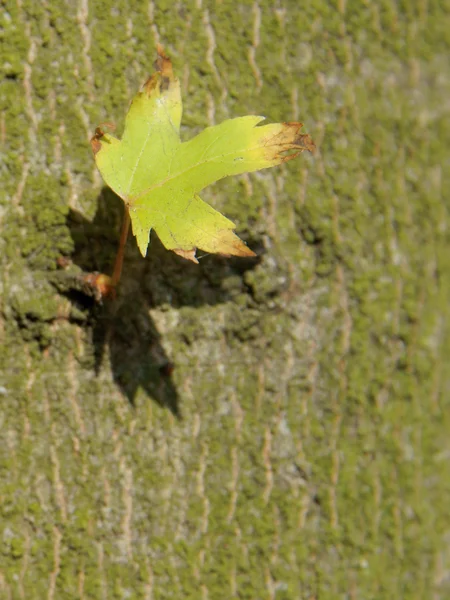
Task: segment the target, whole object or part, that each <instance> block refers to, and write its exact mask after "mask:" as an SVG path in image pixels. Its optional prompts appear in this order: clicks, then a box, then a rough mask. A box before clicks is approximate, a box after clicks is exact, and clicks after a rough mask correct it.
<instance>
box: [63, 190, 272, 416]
mask: <svg viewBox="0 0 450 600" xmlns="http://www.w3.org/2000/svg"><path fill="white" fill-rule="evenodd" d="M122 217H123V202H122V200H121V199H120V198H119V197H118V196H116V194H114V192H112V191H111V190H110V189H109V188H106V187H105V188H103V189H102V191H101V193H100V195H99V197H98V199H97V211H96V214H95V216H94V218H93V220H92V221H89V220H88V219H86V218H85V217H84V216H83V215H81V214H80V213H78V212H76V211H74V210H70V212H69V216H68V226H69V229H70V232H71V235H72V238H73V241H74V246H75V250H74V252H73V255H72V256H71V259H72V261H73V263H74V264H76V265H77V266H78V267H79V268H81V270H82V271H83V272H85V273H91V272H100V273H106V274H111V272H112V268H113V263H114V258H115V255H116V251H117V247H118V240H119V231H120V226H121V222H122ZM250 244H251V247H252V249H254V250H255V251H256V252H257V253H258V254H262V251H263V248H262V244H261V242H260V241H259V240H257V239H254V240H251V242H250ZM197 254H198V258H199V265H195V264H194V263H192V262H190V261H187V260H185V259H183V258H181V257H179V256H177V255H175V254H174V253H173V252H169V251H167V250H166V249H165V248H164V247H163V246H162V244H161V243H160V242H159V240H158V238H157V236H156V235H155V234H153V233H152V235H151V243H150V246H149V249H148V253H147V257H146V258H143V257H142V256H141V254H140V253H139V250H138V248H137V246H136V243H135V240H134V238H133V236H132V235H131V234H130V236H129V238H128V243H127V246H126V251H125V260H124V269H123V274H122V280H121V282H120V284H119V287H118V292H117V296H116V298H115V299H113V300H106V301H104V302H103V304H98V303H97V302H96V301H95V300H94V299H93V298H92V297H91V296H89V295H87V294H85V293H83V292H81V291H80V290H79V289H75V288H74V289H71V290H69V291H68V292H66V295H67V296H68V297H69V298H70V300H71V302H72V303H73V304H74V305H75V307H76V308H77V310H81V311H85V312H87V313H88V319H87V321H88V324H89V326H90V328H91V332H92V342H93V345H94V352H95V370H96V373H97V374H98V373H99V372H100V369H101V366H102V364H103V361H105V360H108V359H109V361H110V365H111V370H112V373H113V378H114V380H115V382H116V384H117V385H118V386H119V388H120V389H121V391H122V392H123V393H124V394H125V395H126V396H127V398H128V400H129V402H130V403H131V404H132V405H134V404H135V398H136V394H137V392H138V389H139V388H140V387H141V388H143V390H144V391H145V393H146V394H147V395H149V396H150V397H152V398H153V399H154V400H155V401H156V402H157V403H158V404H159V405H160V406H163V407H166V408H167V409H169V410H170V411H171V412H172V413H173V414H174V415H175V416H177V417H181V411H180V406H179V395H178V392H177V390H176V386H175V384H174V382H173V378H172V372H173V369H174V368H176V365H174V364H173V362H172V360H171V358H170V357H169V356H167V353H166V352H165V350H164V347H163V344H162V336H161V334H160V333H159V332H158V330H157V327H156V325H155V323H154V321H153V319H152V318H151V316H150V311H151V309H152V308H159V309H162V310H164V308H165V307H166V308H169V307H177V308H180V307H182V306H193V307H201V306H203V305H205V304H208V305H215V304H218V303H222V302H226V301H227V300H230V298H232V297H233V295H235V294H236V293H241V292H245V291H246V285H245V282H244V277H243V276H244V273H245V272H246V271H248V270H251V269H253V268H254V267H255V266H256V265H257V264H258V263H259V261H260V259H259V258H258V257H257V258H226V257H221V256H217V255H208V256H203V257H202V253H201V252H198V253H197Z"/></svg>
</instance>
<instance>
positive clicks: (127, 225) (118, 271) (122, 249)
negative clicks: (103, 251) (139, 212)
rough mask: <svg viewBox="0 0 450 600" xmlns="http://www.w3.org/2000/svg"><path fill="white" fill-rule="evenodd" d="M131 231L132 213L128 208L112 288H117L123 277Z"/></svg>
mask: <svg viewBox="0 0 450 600" xmlns="http://www.w3.org/2000/svg"><path fill="white" fill-rule="evenodd" d="M129 229H130V213H129V212H128V208H127V207H125V214H124V216H123V222H122V231H121V232H120V242H119V249H118V250H117V255H116V261H115V263H114V270H113V274H112V277H111V285H112V287H116V285H117V284H118V283H119V281H120V276H121V275H122V265H123V255H124V252H125V244H126V242H127V237H128V230H129Z"/></svg>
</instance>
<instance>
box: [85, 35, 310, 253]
mask: <svg viewBox="0 0 450 600" xmlns="http://www.w3.org/2000/svg"><path fill="white" fill-rule="evenodd" d="M155 69H156V72H155V73H154V74H153V75H152V76H151V77H150V78H149V79H148V80H147V82H146V83H145V84H144V86H143V88H142V90H141V91H140V92H139V93H138V94H137V95H136V96H135V98H134V100H133V102H132V104H131V106H130V109H129V111H128V114H127V117H126V121H125V131H124V133H123V136H122V139H121V140H118V139H117V138H115V137H114V136H113V135H111V134H108V133H105V132H104V131H103V130H102V128H101V126H100V127H98V128H97V129H96V132H95V135H94V137H93V138H92V140H91V145H92V149H93V151H94V155H95V161H96V163H97V166H98V168H99V170H100V173H101V174H102V177H103V179H104V181H105V182H106V184H107V185H108V186H109V187H110V188H112V189H113V190H114V192H115V193H116V194H118V195H119V196H120V197H121V198H122V199H123V201H124V202H125V205H126V207H127V209H128V210H129V213H130V217H131V223H132V227H133V233H134V235H135V236H136V239H137V243H138V246H139V249H140V251H141V253H142V255H143V256H145V255H146V253H147V247H148V244H149V238H150V231H151V230H152V229H154V230H155V231H156V233H157V235H158V237H159V238H160V240H161V242H162V243H163V244H164V246H165V247H166V248H168V249H169V250H173V251H174V252H176V253H177V254H179V255H180V256H183V257H184V258H187V259H189V260H192V261H194V262H198V261H197V259H196V258H195V251H196V249H197V248H200V249H202V250H205V251H206V252H214V253H220V254H226V255H235V256H254V253H253V252H252V251H251V250H250V249H249V248H248V247H247V246H246V245H245V244H244V243H243V242H242V241H241V240H240V239H239V238H238V237H237V236H236V235H235V233H234V232H233V230H234V229H235V225H234V223H232V221H230V220H229V219H227V218H226V217H224V216H223V215H222V214H221V213H219V212H217V211H216V210H214V209H213V208H211V207H210V206H209V205H208V204H206V203H205V202H203V200H201V198H200V197H199V196H198V193H199V192H200V191H201V190H202V189H203V188H205V187H206V186H208V185H210V184H211V183H214V182H215V181H218V180H219V179H222V178H223V177H227V176H229V175H237V174H239V173H246V172H250V171H257V170H259V169H266V168H268V167H272V166H274V165H278V164H280V163H281V162H284V161H287V160H291V159H292V158H295V157H296V156H297V155H298V154H299V153H300V152H303V151H304V150H309V151H313V150H314V143H313V141H312V140H311V138H310V136H309V135H305V134H301V133H300V129H301V127H302V124H301V123H274V124H270V125H263V126H258V124H259V123H260V122H261V121H263V120H264V117H257V116H247V117H238V118H236V119H230V120H228V121H224V122H223V123H221V124H220V125H216V126H214V127H207V128H206V129H205V130H204V131H202V132H201V133H200V134H199V135H197V136H196V137H194V138H193V139H191V140H190V141H188V142H184V143H181V140H180V122H181V112H182V104H181V94H180V83H179V81H178V79H176V78H175V77H174V74H173V71H172V63H171V61H170V59H169V58H168V57H167V56H166V55H165V54H164V51H163V49H162V48H161V47H160V46H158V59H157V60H156V62H155ZM105 125H107V124H105ZM110 127H111V126H110Z"/></svg>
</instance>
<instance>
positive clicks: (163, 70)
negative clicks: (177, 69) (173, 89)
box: [144, 44, 174, 95]
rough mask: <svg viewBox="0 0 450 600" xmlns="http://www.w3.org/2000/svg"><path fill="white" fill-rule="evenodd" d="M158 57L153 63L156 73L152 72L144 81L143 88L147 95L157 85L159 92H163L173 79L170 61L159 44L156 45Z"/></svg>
mask: <svg viewBox="0 0 450 600" xmlns="http://www.w3.org/2000/svg"><path fill="white" fill-rule="evenodd" d="M156 51H157V53H158V58H157V59H156V60H155V62H154V63H153V66H154V68H155V71H156V73H153V75H151V76H150V77H149V78H148V79H147V81H146V82H145V83H144V90H145V91H146V92H147V94H148V95H150V94H151V93H152V91H153V90H154V89H155V88H156V87H157V86H158V85H159V90H160V92H165V91H166V90H168V89H169V87H170V84H171V82H172V81H173V80H174V75H173V69H172V61H171V60H170V58H169V57H168V56H167V54H166V53H165V52H164V48H163V47H162V46H161V44H158V45H157V47H156Z"/></svg>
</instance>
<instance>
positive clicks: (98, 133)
mask: <svg viewBox="0 0 450 600" xmlns="http://www.w3.org/2000/svg"><path fill="white" fill-rule="evenodd" d="M102 127H107V128H108V129H111V130H112V131H114V130H115V128H116V126H115V125H114V123H108V122H107V123H100V125H99V126H98V127H96V128H95V133H94V135H93V136H92V137H91V147H92V151H93V152H94V155H95V154H97V152H98V151H99V150H101V148H102V145H101V143H100V140H101V139H102V137H103V136H104V135H105V132H104V131H103V129H102Z"/></svg>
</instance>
